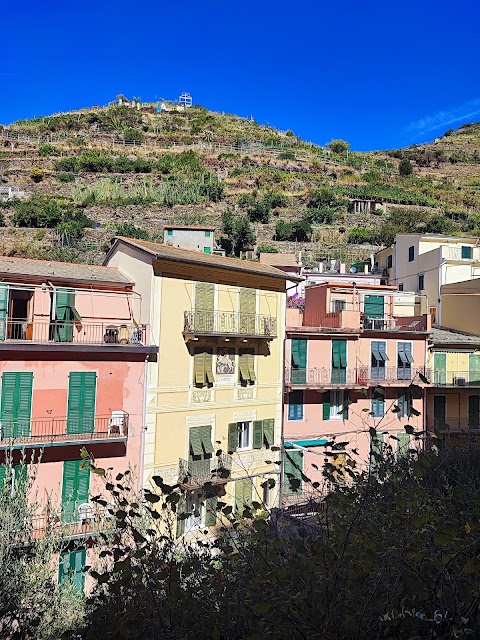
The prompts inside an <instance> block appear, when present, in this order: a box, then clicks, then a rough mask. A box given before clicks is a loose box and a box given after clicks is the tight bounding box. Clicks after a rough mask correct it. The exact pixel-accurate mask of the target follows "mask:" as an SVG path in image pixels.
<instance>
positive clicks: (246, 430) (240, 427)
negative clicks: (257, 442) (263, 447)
mask: <svg viewBox="0 0 480 640" xmlns="http://www.w3.org/2000/svg"><path fill="white" fill-rule="evenodd" d="M237 435H238V437H237V451H238V449H249V448H250V446H251V445H250V441H251V437H252V423H251V422H237Z"/></svg>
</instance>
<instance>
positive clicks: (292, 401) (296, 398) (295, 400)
mask: <svg viewBox="0 0 480 640" xmlns="http://www.w3.org/2000/svg"><path fill="white" fill-rule="evenodd" d="M288 419H289V420H303V391H291V392H290V393H289V394H288Z"/></svg>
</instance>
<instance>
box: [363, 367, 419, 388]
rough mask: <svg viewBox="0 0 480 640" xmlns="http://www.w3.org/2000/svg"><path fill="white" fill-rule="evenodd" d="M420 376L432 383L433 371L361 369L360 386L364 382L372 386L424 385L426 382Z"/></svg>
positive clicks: (413, 368) (390, 368)
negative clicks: (386, 383) (397, 383)
mask: <svg viewBox="0 0 480 640" xmlns="http://www.w3.org/2000/svg"><path fill="white" fill-rule="evenodd" d="M420 376H423V377H424V378H425V379H426V380H428V381H429V382H430V378H431V371H430V369H427V368H426V367H414V366H405V367H370V368H368V367H359V369H358V380H359V384H363V382H362V381H363V380H365V381H367V382H369V383H370V384H377V383H378V384H381V383H382V382H406V383H408V384H409V383H410V382H415V383H417V384H422V382H424V381H423V380H422V379H421V377H420Z"/></svg>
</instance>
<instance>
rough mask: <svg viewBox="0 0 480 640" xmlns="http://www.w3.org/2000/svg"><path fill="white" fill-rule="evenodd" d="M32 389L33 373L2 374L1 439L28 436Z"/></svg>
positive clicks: (7, 372)
mask: <svg viewBox="0 0 480 640" xmlns="http://www.w3.org/2000/svg"><path fill="white" fill-rule="evenodd" d="M32 388H33V373H32V372H30V371H21V372H10V371H6V372H4V373H3V374H2V408H1V422H2V428H1V437H2V439H3V438H19V437H25V436H29V435H30V418H31V412H32Z"/></svg>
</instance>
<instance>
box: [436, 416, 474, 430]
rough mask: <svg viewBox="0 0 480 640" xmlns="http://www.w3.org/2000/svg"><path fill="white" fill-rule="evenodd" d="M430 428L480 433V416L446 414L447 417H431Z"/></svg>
mask: <svg viewBox="0 0 480 640" xmlns="http://www.w3.org/2000/svg"><path fill="white" fill-rule="evenodd" d="M428 426H429V428H430V429H436V430H438V431H440V432H441V433H445V434H448V433H477V434H480V417H479V416H476V417H472V418H469V417H467V416H465V417H464V418H458V417H451V416H446V417H445V418H430V419H429V421H428Z"/></svg>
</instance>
